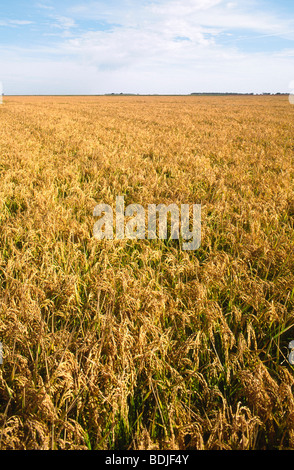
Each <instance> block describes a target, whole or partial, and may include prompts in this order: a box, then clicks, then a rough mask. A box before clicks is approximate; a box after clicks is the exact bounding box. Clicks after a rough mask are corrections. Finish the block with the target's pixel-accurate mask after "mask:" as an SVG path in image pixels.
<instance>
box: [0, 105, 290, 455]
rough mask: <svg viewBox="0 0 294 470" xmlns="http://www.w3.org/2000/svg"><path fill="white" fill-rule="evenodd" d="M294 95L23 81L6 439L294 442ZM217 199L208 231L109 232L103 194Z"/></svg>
mask: <svg viewBox="0 0 294 470" xmlns="http://www.w3.org/2000/svg"><path fill="white" fill-rule="evenodd" d="M293 118H294V108H293V106H292V107H291V105H290V104H289V102H288V100H287V98H286V97H284V96H281V97H270V96H266V97H253V96H252V97H237V96H230V97H141V96H137V97H8V98H6V99H5V101H4V104H3V105H2V106H1V107H0V122H1V126H0V173H1V182H0V197H1V212H0V217H1V232H0V246H1V250H0V256H1V258H0V283H1V292H0V341H1V342H2V343H3V351H4V358H3V364H2V365H0V424H1V432H0V448H1V449H98V450H99V449H169V448H173V449H208V450H211V449H247V450H248V449H273V448H278V449H285V448H290V449H293V448H294V401H293V393H292V391H293V386H294V377H293V367H292V366H291V365H290V364H289V363H288V361H287V345H288V342H289V340H290V339H293V335H294V318H293V312H294V282H293V281H294V252H293V241H294V236H293V233H294V232H293V220H294V191H293V190H294V184H293V176H294V168H293V158H294V119H293ZM118 195H124V196H125V198H126V203H127V204H129V203H138V204H142V205H143V206H144V207H147V205H148V204H152V203H156V204H158V203H163V204H164V203H176V204H181V203H184V204H196V203H201V205H202V244H201V247H200V249H199V250H197V251H195V252H185V251H183V250H182V249H181V246H180V245H179V243H177V242H176V241H174V240H168V241H163V240H103V241H97V240H95V239H94V238H93V225H94V223H95V220H94V219H93V209H94V207H95V206H96V204H99V203H106V204H110V205H114V204H115V198H116V197H117V196H118Z"/></svg>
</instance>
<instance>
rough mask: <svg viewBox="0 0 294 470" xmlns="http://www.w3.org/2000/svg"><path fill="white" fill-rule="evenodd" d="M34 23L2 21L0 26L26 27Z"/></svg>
mask: <svg viewBox="0 0 294 470" xmlns="http://www.w3.org/2000/svg"><path fill="white" fill-rule="evenodd" d="M33 23H34V22H33V21H27V20H0V26H11V27H15V26H26V25H30V24H33Z"/></svg>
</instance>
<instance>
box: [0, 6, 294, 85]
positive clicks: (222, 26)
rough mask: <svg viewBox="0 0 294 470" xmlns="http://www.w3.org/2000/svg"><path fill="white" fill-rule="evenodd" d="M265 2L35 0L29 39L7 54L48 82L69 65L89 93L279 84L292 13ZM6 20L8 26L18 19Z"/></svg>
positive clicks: (285, 74) (289, 68)
mask: <svg viewBox="0 0 294 470" xmlns="http://www.w3.org/2000/svg"><path fill="white" fill-rule="evenodd" d="M268 3H270V4H271V5H274V4H273V3H271V2H268ZM282 3H283V0H282ZM285 3H286V2H285ZM287 3H288V2H287ZM266 4H267V2H265V1H264V0H248V1H247V2H246V3H245V2H244V1H241V0H232V1H228V0H153V1H152V2H150V1H147V0H146V1H142V2H141V3H139V2H138V1H137V0H108V1H106V0H100V1H85V2H84V3H80V4H79V3H78V2H77V1H75V2H71V3H70V4H69V3H68V2H62V1H60V2H58V3H57V1H56V0H51V1H50V2H46V1H41V2H39V3H38V4H36V10H34V14H36V11H37V10H38V11H42V15H40V18H39V22H38V27H39V31H38V34H37V33H36V36H35V37H36V41H35V42H30V44H29V45H25V44H23V45H22V44H17V45H16V44H13V47H12V45H11V46H10V52H11V51H12V50H13V53H14V55H15V56H19V60H18V63H19V64H22V66H21V65H19V66H17V67H19V69H18V70H19V72H18V73H19V74H20V75H21V74H22V76H24V74H25V71H26V69H28V76H29V75H30V74H31V71H32V69H34V70H35V73H36V77H37V76H39V77H41V72H40V70H39V69H40V64H42V67H43V69H42V70H46V71H47V73H48V76H50V77H51V78H50V80H51V81H50V83H51V84H52V83H59V84H61V83H63V82H64V80H63V79H62V77H68V75H70V76H71V73H72V71H73V70H74V71H75V73H74V74H73V75H72V81H71V86H74V85H73V84H74V83H75V84H76V89H77V90H79V91H78V92H81V90H80V84H81V83H83V84H84V86H85V92H87V91H88V92H95V93H99V92H101V93H104V92H109V91H116V90H117V91H118V90H119V91H124V90H126V89H127V91H133V92H148V93H149V92H155V93H157V92H158V93H161V92H166V93H186V92H192V91H195V90H196V91H198V90H199V91H205V90H207V89H213V90H215V91H218V90H219V91H228V90H229V91H230V90H233V91H238V90H239V91H242V90H243V91H260V90H261V91H267V89H269V88H270V89H273V90H274V88H276V89H277V90H279V91H280V90H281V89H282V88H284V89H285V87H287V83H288V82H289V81H290V80H292V79H293V77H294V68H293V65H292V60H293V59H292V51H293V44H292V42H291V41H292V40H294V35H293V33H292V31H294V18H293V15H289V14H285V13H284V12H282V11H279V10H278V7H277V6H275V7H274V6H272V7H271V8H269V7H268V8H266V7H265V5H266ZM24 18H28V20H26V19H23V20H20V21H22V24H23V26H25V25H26V24H27V25H30V24H31V21H29V17H27V16H24ZM33 18H34V20H35V22H36V23H37V21H36V18H35V17H34V16H33ZM12 21H13V20H10V23H9V22H8V23H7V22H6V20H3V22H4V23H5V26H8V25H10V26H12ZM15 21H16V22H15V23H14V26H15V27H16V26H21V24H17V20H15ZM0 25H1V22H0ZM36 30H37V25H36ZM267 38H271V41H272V43H273V44H272V48H270V47H269V41H267V40H266V39H267ZM0 39H1V38H0ZM41 39H42V41H41ZM275 39H276V40H275ZM249 40H250V41H251V42H250V43H249ZM258 45H259V47H258ZM249 46H250V47H249ZM17 47H18V49H17ZM8 49H9V47H7V46H6V49H5V50H6V51H8V54H7V57H9V50H8ZM4 57H6V55H5V54H4V55H3V50H2V62H3V64H4V60H5V64H4V66H5V67H6V68H8V70H9V69H10V70H12V65H11V64H10V63H9V59H7V60H6V59H4ZM34 63H35V67H34ZM46 64H47V65H46ZM48 64H50V67H49V65H48ZM0 65H1V58H0ZM2 70H3V69H2ZM15 70H16V69H15V68H14V73H15V74H17V73H16V71H15ZM69 70H70V71H71V73H70V74H69V73H68V71H69ZM10 76H11V75H10ZM269 77H270V78H269ZM48 81H49V79H48ZM39 82H40V83H41V86H42V87H43V86H44V87H45V86H46V83H47V81H46V79H45V78H44V77H43V76H42V79H41V78H40V80H39ZM86 83H88V86H86V85H85V84H86ZM56 86H57V85H56ZM60 86H61V85H60ZM121 88H122V89H123V90H121ZM262 88H264V90H263V89H262ZM42 89H43V88H42ZM71 92H72V90H71Z"/></svg>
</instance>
